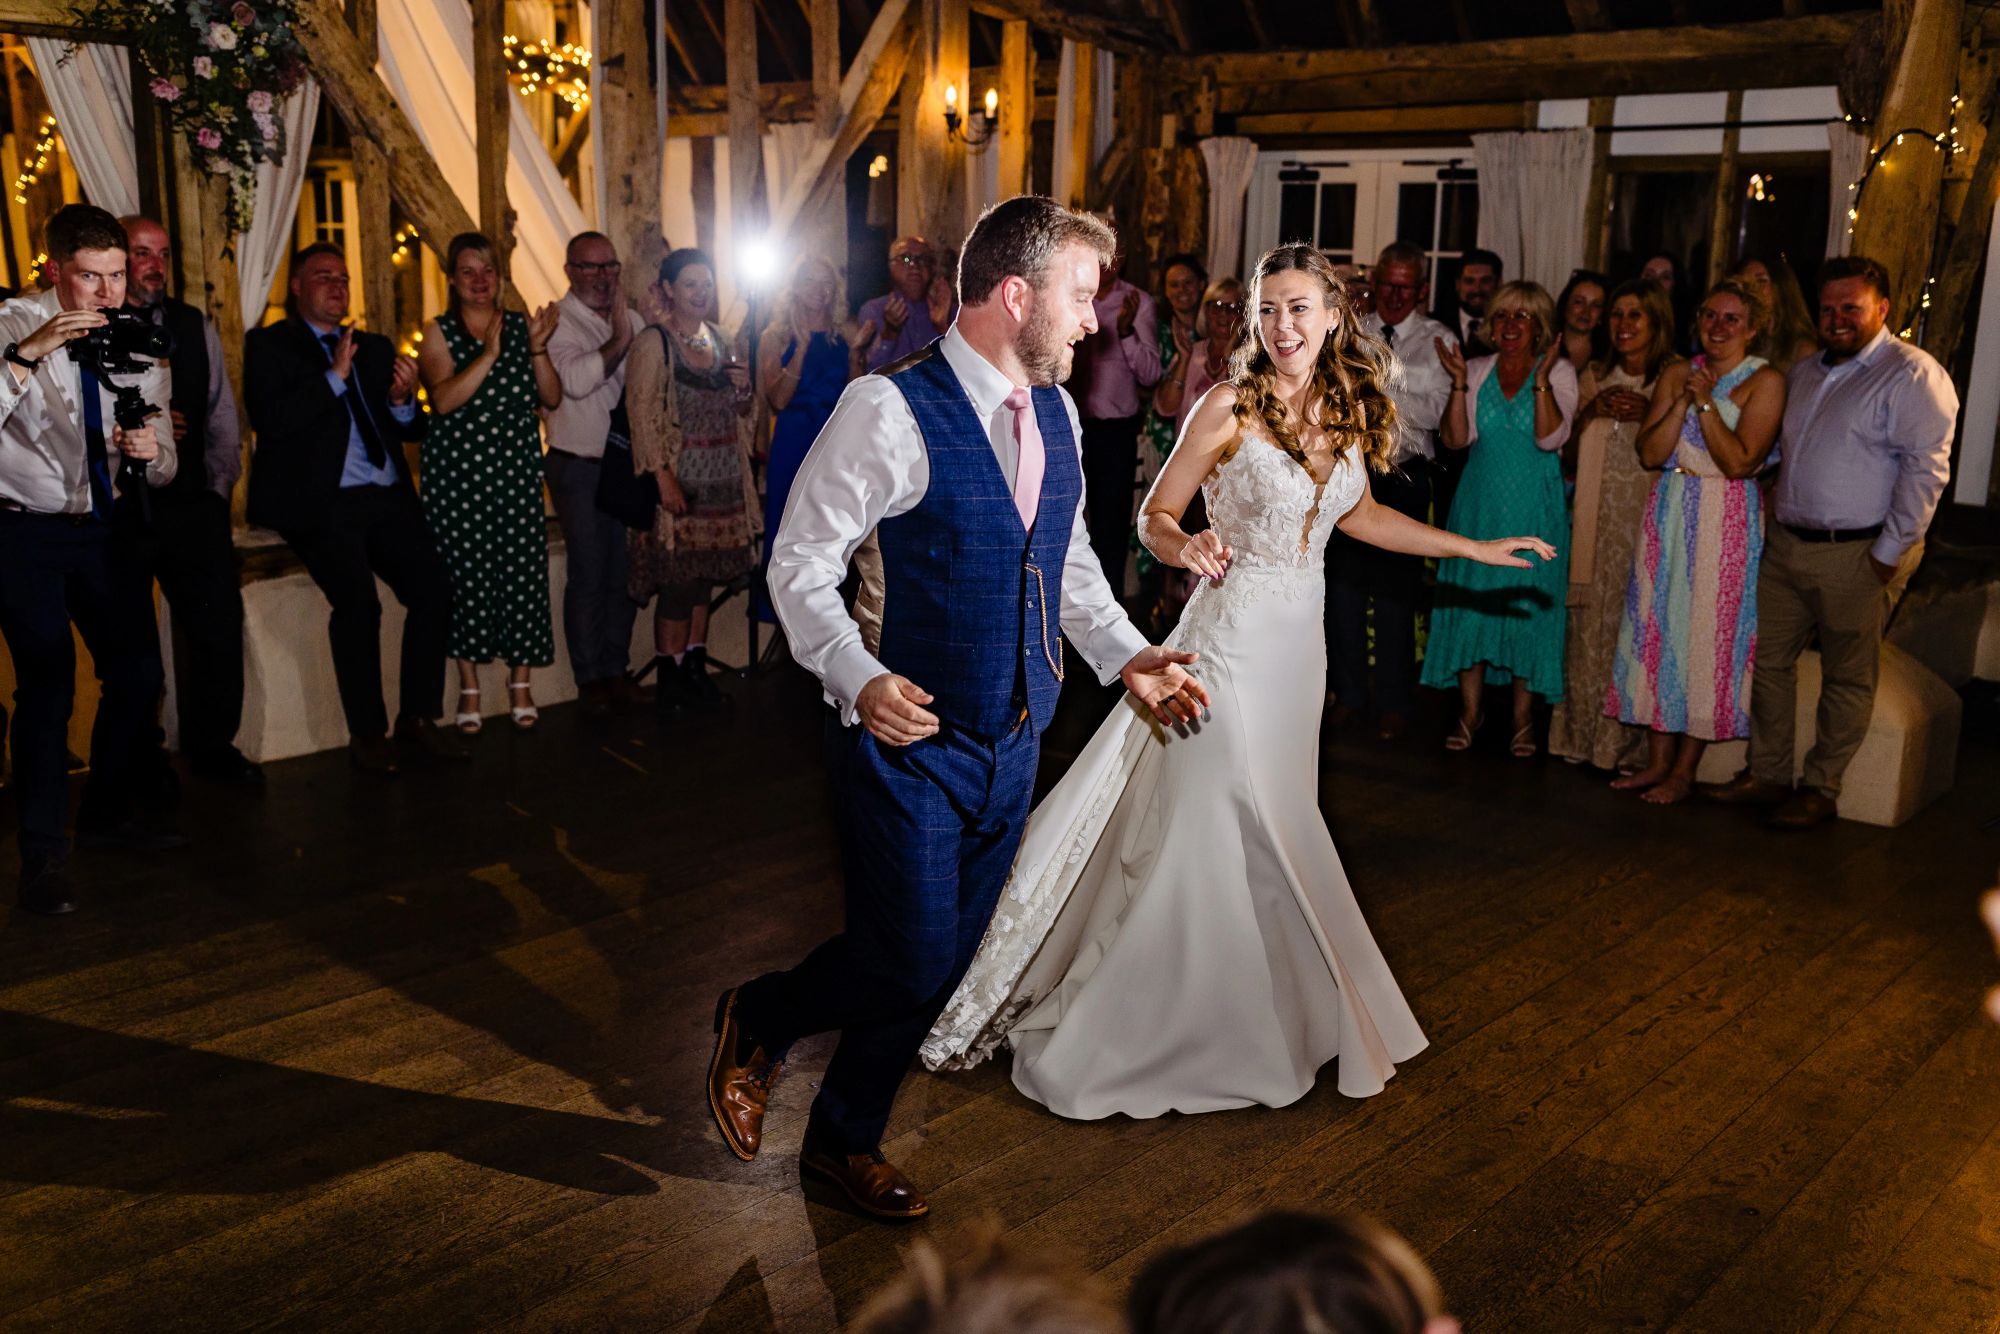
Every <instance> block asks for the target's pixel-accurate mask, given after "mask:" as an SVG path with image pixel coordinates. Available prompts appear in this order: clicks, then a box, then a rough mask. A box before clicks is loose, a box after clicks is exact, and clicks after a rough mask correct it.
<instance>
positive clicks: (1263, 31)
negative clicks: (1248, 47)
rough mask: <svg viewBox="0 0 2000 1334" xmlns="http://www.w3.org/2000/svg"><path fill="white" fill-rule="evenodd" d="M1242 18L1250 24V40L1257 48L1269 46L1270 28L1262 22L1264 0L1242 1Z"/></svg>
mask: <svg viewBox="0 0 2000 1334" xmlns="http://www.w3.org/2000/svg"><path fill="white" fill-rule="evenodd" d="M1242 6H1243V17H1244V18H1245V19H1246V20H1248V21H1249V24H1250V40H1251V41H1252V42H1253V43H1255V44H1256V45H1257V46H1258V47H1259V48H1263V49H1269V48H1270V46H1271V27H1270V25H1269V24H1268V23H1266V22H1265V21H1264V0H1242Z"/></svg>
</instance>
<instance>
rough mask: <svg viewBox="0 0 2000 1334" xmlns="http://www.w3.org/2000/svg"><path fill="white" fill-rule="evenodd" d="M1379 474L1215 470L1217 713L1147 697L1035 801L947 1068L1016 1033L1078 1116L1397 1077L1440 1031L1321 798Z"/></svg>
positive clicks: (948, 1029)
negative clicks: (1327, 712)
mask: <svg viewBox="0 0 2000 1334" xmlns="http://www.w3.org/2000/svg"><path fill="white" fill-rule="evenodd" d="M1365 485H1366V479H1365V477H1364V475H1363V472H1362V466H1361V464H1360V462H1359V461H1358V460H1357V459H1356V458H1354V457H1353V454H1352V451H1350V453H1349V454H1348V455H1345V456H1343V457H1342V458H1341V459H1340V461H1339V462H1338V463H1337V464H1336V465H1335V467H1334V470H1333V473H1332V475H1331V477H1330V478H1329V480H1328V482H1327V484H1326V486H1325V487H1324V488H1323V489H1322V488H1317V487H1315V486H1314V484H1313V480H1312V477H1311V476H1310V475H1309V474H1308V473H1307V472H1306V470H1305V469H1304V468H1303V467H1301V466H1300V465H1299V464H1298V463H1297V462H1296V461H1294V460H1293V459H1292V458H1290V457H1289V456H1288V455H1286V454H1285V453H1284V452H1283V451H1282V450H1280V449H1279V448H1278V447H1277V446H1275V445H1273V444H1271V443H1270V442H1269V441H1267V440H1263V439H1256V438H1253V439H1248V440H1246V441H1244V443H1243V444H1242V446H1241V447H1240V448H1239V449H1238V450H1237V452H1236V453H1235V454H1234V455H1233V456H1231V457H1230V459H1229V460H1228V461H1227V462H1226V463H1224V464H1222V465H1221V466H1220V467H1219V468H1217V469H1216V471H1215V473H1214V474H1213V475H1212V476H1211V477H1210V478H1209V480H1208V481H1207V482H1206V483H1204V484H1203V488H1202V490H1203V494H1204V495H1205V496H1206V498H1207V501H1208V513H1209V519H1210V521H1211V523H1212V524H1213V525H1214V527H1215V529H1216V532H1217V534H1218V535H1219V536H1220V537H1221V538H1222V540H1223V542H1224V543H1226V544H1227V545H1229V546H1230V547H1231V548H1233V559H1232V561H1231V564H1230V566H1229V572H1228V575H1227V577H1226V578H1225V579H1224V580H1223V581H1222V582H1221V583H1219V584H1217V583H1211V582H1208V581H1204V582H1203V583H1202V584H1201V586H1200V587H1199V588H1198V589H1197V590H1196V592H1195V594H1194V596H1193V597H1192V598H1191V599H1189V601H1188V604H1187V610H1186V612H1185V613H1184V614H1183V615H1182V617H1181V623H1180V625H1179V626H1178V627H1177V628H1176V629H1175V631H1174V633H1173V635H1172V636H1170V637H1169V639H1168V641H1167V642H1168V644H1169V645H1171V646H1173V647H1177V648H1184V649H1191V650H1193V651H1195V652H1197V653H1199V654H1200V655H1201V657H1200V661H1199V662H1198V663H1196V664H1195V666H1194V667H1193V668H1192V669H1191V670H1192V671H1193V672H1194V673H1195V675H1197V676H1198V677H1199V678H1200V679H1201V681H1202V683H1203V684H1204V685H1206V686H1207V687H1208V691H1209V695H1210V697H1211V701H1212V707H1211V710H1210V716H1209V718H1208V720H1207V721H1204V722H1202V723H1200V724H1199V725H1197V726H1194V727H1191V728H1189V729H1188V730H1186V731H1185V732H1184V733H1183V732H1179V731H1170V730H1168V729H1166V728H1163V727H1161V726H1160V725H1159V724H1158V723H1156V722H1155V721H1154V720H1153V719H1152V717H1151V715H1150V714H1148V713H1147V712H1146V711H1145V710H1144V709H1143V708H1142V707H1140V706H1139V705H1137V704H1136V703H1135V702H1134V701H1133V700H1132V699H1131V698H1130V697H1129V696H1127V697H1126V698H1125V699H1124V700H1123V701H1122V702H1121V703H1120V705H1119V707H1117V708H1116V709H1114V710H1113V712H1112V715H1111V717H1110V718H1109V719H1107V720H1106V721H1105V723H1104V726H1103V727H1102V728H1100V729H1099V731H1098V733H1097V735H1096V736H1095V737H1094V738H1092V740H1091V742H1090V744H1089V745H1088V746H1087V747H1086V748H1085V749H1084V751H1083V753H1082V754H1081V755H1080V756H1078V758H1077V760H1076V763H1075V764H1074V765H1073V766H1072V767H1071V769H1070V771H1069V772H1068V773H1067V774H1066V775H1065V776H1064V777H1063V779H1062V781H1061V782H1060V783H1058V784H1057V785H1056V787H1055V789H1054V790H1053V791H1052V792H1050V793H1049V795H1048V797H1047V798H1046V799H1045V800H1044V801H1043V802H1042V804H1041V805H1040V806H1038V807H1036V809H1035V812H1034V814H1033V816H1032V817H1031V818H1030V820H1029V822H1028V829H1027V833H1026V835H1025V837H1024V838H1023V840H1022V844H1021V851H1020V856H1019V858H1018V860H1017V861H1016V862H1015V864H1014V869H1013V872H1012V874H1011V875H1010V877H1009V879H1008V883H1007V887H1006V890H1005V891H1004V892H1003V894H1002V895H1001V898H1000V903H999V906H998V909H997V911H996V912H995V914H994V917H993V922H992V925H991V926H990V927H988V929H987V933H986V938H985V940H984V941H983V942H982V943H981V945H980V947H979V951H978V953H977V955H976V956H975V957H974V959H973V962H972V966H971V969H970V971H968V972H967V974H966V976H965V980H964V982H963V983H962V984H961V985H960V986H959V988H958V990H957V991H956V992H955V993H954V994H953V996H952V999H951V1001H950V1002H949V1003H948V1004H947V1006H946V1007H945V1010H944V1013H943V1014H942V1015H941V1016H940V1017H939V1019H938V1021H937V1024H936V1026H935V1027H934V1028H933V1029H932V1030H931V1033H930V1035H929V1037H928V1038H927V1039H926V1040H925V1043H924V1047H923V1058H924V1061H925V1063H926V1064H927V1065H928V1066H930V1068H932V1069H934V1070H935V1069H942V1068H954V1067H963V1066H968V1065H973V1064H976V1063H978V1062H979V1061H981V1060H983V1059H985V1058H986V1057H987V1056H989V1055H991V1054H992V1052H993V1051H994V1050H995V1049H996V1048H997V1047H998V1046H999V1045H1000V1044H1001V1043H1002V1042H1004V1043H1006V1045H1007V1046H1009V1047H1010V1048H1012V1050H1013V1053H1014V1083H1015V1084H1016V1085H1017V1086H1018V1087H1019V1088H1020V1090H1021V1091H1022V1092H1023V1093H1025V1094H1027V1095H1028V1096H1029V1097H1031V1098H1033V1099H1035V1100H1036V1101H1038V1102H1040V1103H1043V1104H1044V1105H1046V1106H1047V1107H1048V1108H1049V1109H1050V1110H1051V1111H1054V1112H1056V1113H1057V1114H1059V1115H1062V1116H1067V1117H1075V1118H1081V1119H1092V1118H1096V1117H1102V1116H1109V1115H1111V1114H1112V1113H1114V1112H1124V1113H1125V1114H1127V1115H1129V1116H1135V1117H1150V1116H1158V1115H1160V1114H1161V1113H1163V1112H1167V1111H1182V1112H1208V1111H1218V1110H1221V1109H1224V1108H1230V1107H1246V1106H1250V1105H1252V1104H1256V1103H1261V1104H1264V1105H1265V1106H1270V1107H1282V1106H1284V1105H1286V1104H1287V1103H1290V1102H1293V1101H1296V1100H1297V1099H1299V1098H1301V1097H1303V1096H1304V1095H1305V1093H1306V1091H1307V1090H1309V1089H1310V1088H1311V1087H1312V1085H1313V1080H1314V1077H1315V1076H1316V1074H1317V1073H1318V1071H1319V1069H1320V1067H1321V1066H1323V1065H1325V1064H1326V1062H1328V1061H1330V1060H1333V1059H1335V1058H1336V1057H1338V1059H1339V1062H1340V1065H1339V1077H1338V1087H1339V1089H1340V1091H1341V1092H1342V1093H1344V1094H1347V1095H1349V1096H1351V1097H1364V1096H1366V1095H1369V1094H1373V1093H1379V1092H1381V1090H1382V1086H1383V1083H1384V1081H1386V1080H1387V1079H1388V1078H1389V1077H1390V1076H1391V1075H1393V1074H1394V1073H1395V1069H1396V1066H1395V1063H1396V1062H1398V1061H1402V1060H1407V1059H1408V1058H1410V1057H1411V1056H1414V1055H1415V1054H1416V1053H1417V1052H1419V1051H1421V1050H1423V1048H1424V1046H1425V1039H1424V1035H1423V1032H1422V1030H1421V1029H1419V1028H1418V1026H1417V1021H1416V1018H1415V1016H1413V1015H1412V1014H1411V1013H1410V1007H1409V1005H1408V1004H1407V1003H1406V1002H1405V1001H1404V999H1403V995H1402V992H1401V991H1400V990H1399V989H1398V988H1397V986H1396V982H1395V979H1394V978H1393V977H1392V976H1391V975H1390V973H1389V966H1388V964H1387V962H1385V961H1384V959H1383V958H1382V954H1381V951H1380V950H1379V949H1377V947H1376V945H1375V940H1374V938H1373V937H1372V936H1371V935H1370V934H1369V931H1368V925H1367V923H1366V922H1365V921H1364V920H1363V919H1362V916H1361V910H1360V908H1359V906H1358V905H1357V904H1356V903H1355V901H1354V893H1353V891H1352V890H1351V889H1349V888H1348V884H1347V877H1346V875H1345V874H1343V873H1342V871H1341V867H1340V858H1339V855H1338V854H1337V853H1336V852H1335V851H1334V847H1333V838H1332V836H1331V835H1330V834H1329V833H1328V832H1327V828H1326V822H1325V821H1324V820H1323V819H1322V818H1321V816H1320V812H1319V803H1318V789H1319V773H1318V769H1319V718H1320V709H1321V704H1322V700H1323V698H1324V694H1325V690H1326V641H1325V632H1324V629H1323V628H1322V627H1323V620H1322V611H1321V608H1322V604H1323V601H1324V598H1325V594H1326V580H1325V573H1324V571H1325V566H1324V563H1323V557H1324V553H1325V550H1326V541H1327V538H1328V536H1329V535H1330V534H1331V533H1332V531H1333V526H1334V523H1335V522H1336V520H1338V519H1339V518H1340V517H1341V516H1342V515H1344V514H1345V513H1346V512H1347V511H1348V510H1349V509H1350V508H1352V507H1353V505H1354V503H1355V502H1356V501H1357V500H1359V499H1360V498H1361V492H1362V488H1363V487H1364V486H1365Z"/></svg>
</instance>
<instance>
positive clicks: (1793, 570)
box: [1750, 523, 1924, 797]
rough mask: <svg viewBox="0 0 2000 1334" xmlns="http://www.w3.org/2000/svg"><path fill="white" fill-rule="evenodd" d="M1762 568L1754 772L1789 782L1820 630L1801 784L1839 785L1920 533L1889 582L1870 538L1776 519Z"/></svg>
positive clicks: (1871, 701) (1864, 721) (1860, 733)
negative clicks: (1807, 531)
mask: <svg viewBox="0 0 2000 1334" xmlns="http://www.w3.org/2000/svg"><path fill="white" fill-rule="evenodd" d="M1769 532H1770V537H1769V539H1768V541H1767V542H1766V544H1765V547H1764V559H1763V564H1762V565H1761V567H1760V568H1759V570H1758V574H1757V660H1756V666H1755V670H1754V671H1753V673H1752V676H1751V683H1750V773H1751V775H1752V776H1753V777H1754V778H1756V779H1757V780H1758V781H1760V782H1765V783H1778V784H1782V785H1784V786H1786V787H1790V786H1791V783H1792V757H1793V754H1794V746H1795V744H1796V741H1795V737H1794V733H1795V732H1796V731H1797V726H1796V722H1795V720H1796V718H1797V716H1798V714H1797V709H1798V661H1799V654H1801V653H1803V652H1805V650H1806V649H1807V648H1808V647H1810V646H1811V644H1812V641H1813V636H1814V634H1815V633H1817V635H1818V636H1819V655H1820V680H1821V685H1820V693H1819V710H1818V719H1817V731H1818V736H1817V737H1816V739H1815V740H1814V741H1813V747H1812V749H1811V750H1810V751H1808V752H1807V754H1806V759H1805V775H1804V785H1805V786H1806V787H1809V788H1817V789H1818V790H1819V791H1821V792H1824V793H1825V794H1826V795H1827V796H1829V797H1838V796H1839V795H1840V780H1841V777H1842V775H1844V774H1845V773H1846V772H1847V762H1848V761H1849V760H1851V759H1853V758H1854V752H1855V751H1856V750H1858V749H1860V747H1861V742H1862V740H1863V739H1864V738H1865V737H1866V736H1867V735H1868V719H1869V716H1870V715H1871V714H1872V713H1873V712H1874V709H1875V677H1876V673H1877V671H1878V670H1879V664H1880V661H1881V652H1882V628H1883V627H1884V626H1885V625H1887V624H1888V621H1889V613H1890V611H1891V610H1893V609H1894V607H1895V605H1896V600H1897V599H1898V598H1900V597H1901V596H1902V595H1903V589H1904V587H1905V586H1906V585H1907V584H1908V583H1909V581H1910V573H1911V572H1912V571H1913V570H1915V569H1916V568H1917V562H1918V561H1919V560H1921V559H1922V558H1923V551H1924V544H1923V543H1922V542H1917V543H1916V544H1915V545H1913V546H1912V547H1911V548H1910V549H1909V550H1908V551H1906V552H1904V553H1903V559H1902V562H1901V563H1900V564H1899V565H1898V566H1897V568H1896V577H1895V578H1894V579H1891V580H1890V581H1889V582H1888V583H1887V584H1884V583H1883V582H1882V581H1881V580H1880V579H1878V578H1877V577H1876V576H1875V567H1874V565H1873V563H1871V562H1870V561H1869V559H1868V552H1869V550H1870V547H1871V546H1872V544H1871V543H1868V542H1807V541H1804V540H1802V539H1800V538H1798V537H1795V536H1793V535H1792V533H1791V532H1790V530H1788V529H1786V528H1784V527H1782V526H1780V525H1779V524H1776V523H1773V524H1772V525H1771V526H1770V529H1769Z"/></svg>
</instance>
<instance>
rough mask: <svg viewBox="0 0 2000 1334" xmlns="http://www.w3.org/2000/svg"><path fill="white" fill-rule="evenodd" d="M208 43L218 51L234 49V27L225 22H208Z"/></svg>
mask: <svg viewBox="0 0 2000 1334" xmlns="http://www.w3.org/2000/svg"><path fill="white" fill-rule="evenodd" d="M208 44H209V45H210V46H212V47H214V48H215V49H216V50H218V51H234V50H235V49H236V29H234V28H232V27H230V26H229V25H228V24H227V23H211V24H209V25H208Z"/></svg>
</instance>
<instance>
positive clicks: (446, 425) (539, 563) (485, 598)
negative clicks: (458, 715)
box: [423, 311, 556, 667]
mask: <svg viewBox="0 0 2000 1334" xmlns="http://www.w3.org/2000/svg"><path fill="white" fill-rule="evenodd" d="M506 320H507V327H506V334H505V336H504V337H505V341H504V342H503V343H502V344H501V348H500V358H499V360H497V361H495V362H494V363H493V368H492V369H491V370H489V371H487V372H486V379H485V380H484V381H483V382H481V384H480V386H479V389H478V391H477V392H476V393H474V394H473V396H472V397H471V398H470V399H468V400H467V401H466V402H464V403H463V404H461V405H459V407H458V408H457V409H456V410H455V411H452V412H447V413H442V414H439V415H437V416H434V417H433V418H432V420H431V430H430V436H429V438H428V439H426V440H425V441H424V447H423V465H424V473H423V483H424V515H425V517H426V518H428V519H429V520H430V525H431V533H432V534H433V535H434V536H435V537H436V538H437V544H438V550H439V551H440V552H441V553H442V554H443V556H444V562H445V567H446V569H447V570H448V571H449V572H450V575H451V635H450V638H449V639H448V641H447V648H446V651H447V652H448V653H450V654H451V656H452V657H454V658H463V659H465V660H467V661H468V662H491V661H492V660H493V659H495V658H499V659H502V660H504V661H505V662H506V663H507V664H508V665H509V666H514V667H545V666H547V665H548V664H549V663H552V662H554V661H555V657H556V645H555V631H554V629H553V626H552V623H551V621H550V619H549V551H548V524H547V521H546V520H545V519H544V518H543V516H542V428H541V418H540V416H539V415H538V409H539V407H540V403H539V400H538V399H537V397H536V394H535V371H534V365H533V362H532V360H531V359H530V357H529V354H528V317H527V316H526V315H523V314H521V313H520V312H519V311H509V312H507V316H506ZM438 331H439V332H440V333H442V334H443V335H444V342H445V347H446V348H448V349H449V350H450V352H451V361H452V367H453V371H454V373H456V372H457V371H462V370H464V369H465V368H466V367H467V366H468V365H470V364H471V363H472V362H473V360H474V359H476V358H477V357H478V356H479V354H480V352H481V351H482V350H483V348H484V344H482V343H481V342H480V340H479V339H477V338H474V337H473V336H472V334H471V333H470V332H469V331H467V329H466V327H465V325H464V323H463V322H462V321H461V320H460V319H459V318H458V316H457V315H456V314H453V313H450V312H447V313H445V314H443V315H440V316H438Z"/></svg>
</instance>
